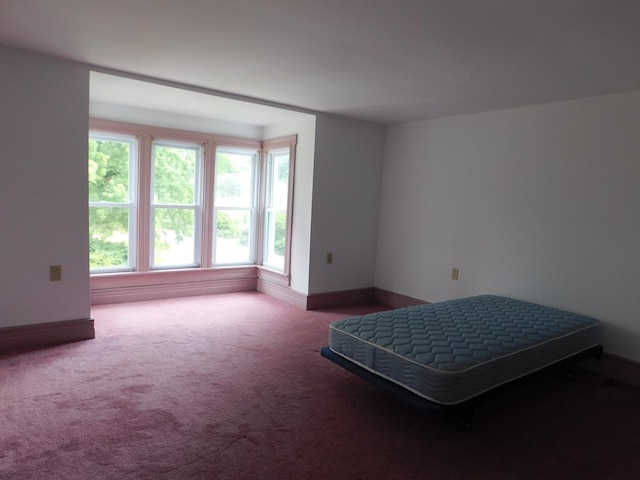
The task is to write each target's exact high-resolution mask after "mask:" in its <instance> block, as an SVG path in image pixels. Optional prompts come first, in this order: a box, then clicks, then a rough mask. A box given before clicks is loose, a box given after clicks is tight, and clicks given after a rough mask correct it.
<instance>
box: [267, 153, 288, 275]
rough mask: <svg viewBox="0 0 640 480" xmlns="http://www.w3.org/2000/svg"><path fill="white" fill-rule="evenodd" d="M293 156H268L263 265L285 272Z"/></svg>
mask: <svg viewBox="0 0 640 480" xmlns="http://www.w3.org/2000/svg"><path fill="white" fill-rule="evenodd" d="M289 161H290V156H289V149H288V148H281V149H278V150H272V151H270V152H267V154H266V162H265V163H266V165H265V211H264V245H263V259H262V263H263V265H265V266H268V267H271V268H273V269H275V270H280V271H284V267H285V253H286V249H287V230H288V228H287V218H288V205H289V171H290V165H289Z"/></svg>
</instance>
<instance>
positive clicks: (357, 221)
mask: <svg viewBox="0 0 640 480" xmlns="http://www.w3.org/2000/svg"><path fill="white" fill-rule="evenodd" d="M384 132H385V127H384V126H382V125H377V124H373V123H368V122H361V121H356V120H350V119H346V118H341V117H336V116H332V115H318V117H317V118H316V145H315V147H316V148H315V162H314V174H313V215H312V224H311V252H310V253H311V257H310V279H309V293H322V292H331V291H339V290H349V289H356V288H366V287H371V286H372V285H373V277H374V271H375V254H376V237H377V229H378V208H379V197H380V178H381V167H382V155H383V147H384ZM328 252H331V253H333V263H332V264H331V265H327V263H326V254H327V253H328Z"/></svg>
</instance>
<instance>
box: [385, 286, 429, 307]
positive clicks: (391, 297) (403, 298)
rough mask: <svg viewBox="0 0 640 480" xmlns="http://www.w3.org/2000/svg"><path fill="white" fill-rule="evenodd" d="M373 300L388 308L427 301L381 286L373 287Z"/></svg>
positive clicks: (420, 303) (408, 305) (409, 305)
mask: <svg viewBox="0 0 640 480" xmlns="http://www.w3.org/2000/svg"><path fill="white" fill-rule="evenodd" d="M373 301H374V302H375V303H378V304H380V305H384V306H386V307H390V308H404V307H411V306H413V305H423V304H425V303H429V302H427V301H426V300H420V299H419V298H414V297H408V296H407V295H402V294H400V293H395V292H392V291H390V290H384V289H383V288H378V287H373Z"/></svg>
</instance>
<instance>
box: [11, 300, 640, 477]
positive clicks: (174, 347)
mask: <svg viewBox="0 0 640 480" xmlns="http://www.w3.org/2000/svg"><path fill="white" fill-rule="evenodd" d="M379 308H380V307H376V306H373V305H370V306H363V307H352V308H343V309H336V310H332V311H317V312H304V311H301V310H298V309H296V308H294V307H291V306H288V305H286V304H284V303H281V302H279V301H278V300H275V299H272V298H270V297H267V296H265V295H262V294H259V293H238V294H228V295H216V296H205V297H193V298H184V299H174V300H164V301H154V302H140V303H135V304H123V305H107V306H100V307H95V308H94V309H93V315H94V317H95V325H96V335H97V338H96V339H95V340H91V341H86V342H79V343H74V344H69V345H64V346H60V347H55V348H49V349H44V350H38V351H29V352H21V353H15V354H9V355H3V356H1V357H0V478H2V479H6V480H8V479H11V480H14V479H15V480H23V479H47V480H49V479H50V480H57V479H87V480H88V479H95V480H99V479H192V478H195V479H350V480H358V479H361V480H364V479H367V480H369V479H403V480H410V479H509V480H513V479H550V478H563V479H565V478H576V479H590V478H598V479H635V478H638V476H639V475H640V455H638V452H640V393H639V392H638V390H636V389H632V388H630V387H626V386H622V385H615V384H610V383H607V382H603V379H601V378H599V377H597V376H595V375H593V374H589V373H586V372H579V373H578V375H577V378H576V380H575V381H573V382H567V381H565V380H563V379H560V378H556V377H553V376H543V377H540V378H538V379H535V380H533V381H532V382H528V383H526V384H524V385H522V386H518V387H517V388H515V389H512V390H509V391H507V392H505V393H504V394H503V395H500V396H499V397H498V398H496V399H494V400H493V401H492V402H491V403H489V404H486V405H484V406H482V407H481V408H480V409H479V410H478V411H477V414H476V422H475V425H474V429H473V431H472V432H468V433H465V432H460V431H458V430H456V429H455V428H454V427H453V426H452V425H451V424H449V423H447V422H446V421H445V420H444V419H443V418H441V417H439V416H437V415H426V416H425V415H422V414H419V413H417V412H414V411H412V410H409V409H407V408H405V407H404V406H403V405H401V404H399V403H397V402H396V401H394V400H392V399H390V398H388V397H387V396H385V395H384V394H382V393H381V392H379V391H378V390H377V389H375V388H374V387H372V386H370V385H368V384H366V383H365V382H363V381H362V380H360V379H358V378H357V377H355V376H353V375H352V374H349V373H347V372H345V371H344V370H342V369H340V368H339V367H337V366H336V365H334V364H333V363H331V362H329V361H327V360H326V359H324V358H322V357H320V354H319V350H320V348H321V347H323V346H324V345H326V342H327V329H328V324H329V322H331V321H333V320H336V319H338V318H342V317H344V316H348V315H353V314H357V313H364V312H369V311H373V310H376V309H379Z"/></svg>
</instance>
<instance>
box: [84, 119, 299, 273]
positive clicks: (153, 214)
mask: <svg viewBox="0 0 640 480" xmlns="http://www.w3.org/2000/svg"><path fill="white" fill-rule="evenodd" d="M91 128H92V130H91V132H90V134H89V216H90V221H89V230H90V231H89V236H90V252H91V258H90V265H91V273H94V274H96V273H110V272H127V271H128V272H140V273H142V272H148V271H152V270H153V271H158V270H176V269H180V270H183V271H184V272H179V273H178V272H176V276H179V277H180V278H184V279H188V278H190V277H189V275H190V274H189V273H188V269H197V268H201V269H206V268H213V267H232V266H238V267H241V266H247V265H257V266H261V267H264V268H266V269H269V270H272V271H273V272H274V273H275V274H279V275H283V276H284V279H283V281H286V282H288V274H289V258H290V255H289V249H290V243H291V242H290V238H291V218H292V216H291V214H292V193H293V174H294V172H293V170H294V164H295V162H294V159H295V141H296V137H295V136H291V137H287V138H282V139H278V140H273V141H265V142H260V141H257V140H251V139H242V138H234V137H222V136H217V135H208V134H204V133H196V132H185V131H181V130H174V129H166V128H161V127H148V126H142V125H132V124H124V123H120V122H110V121H106V120H92V124H91ZM191 277H192V276H191ZM127 278H131V277H127ZM132 278H135V277H132ZM176 278H177V277H176ZM127 282H129V280H127ZM133 282H134V283H135V280H133Z"/></svg>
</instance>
